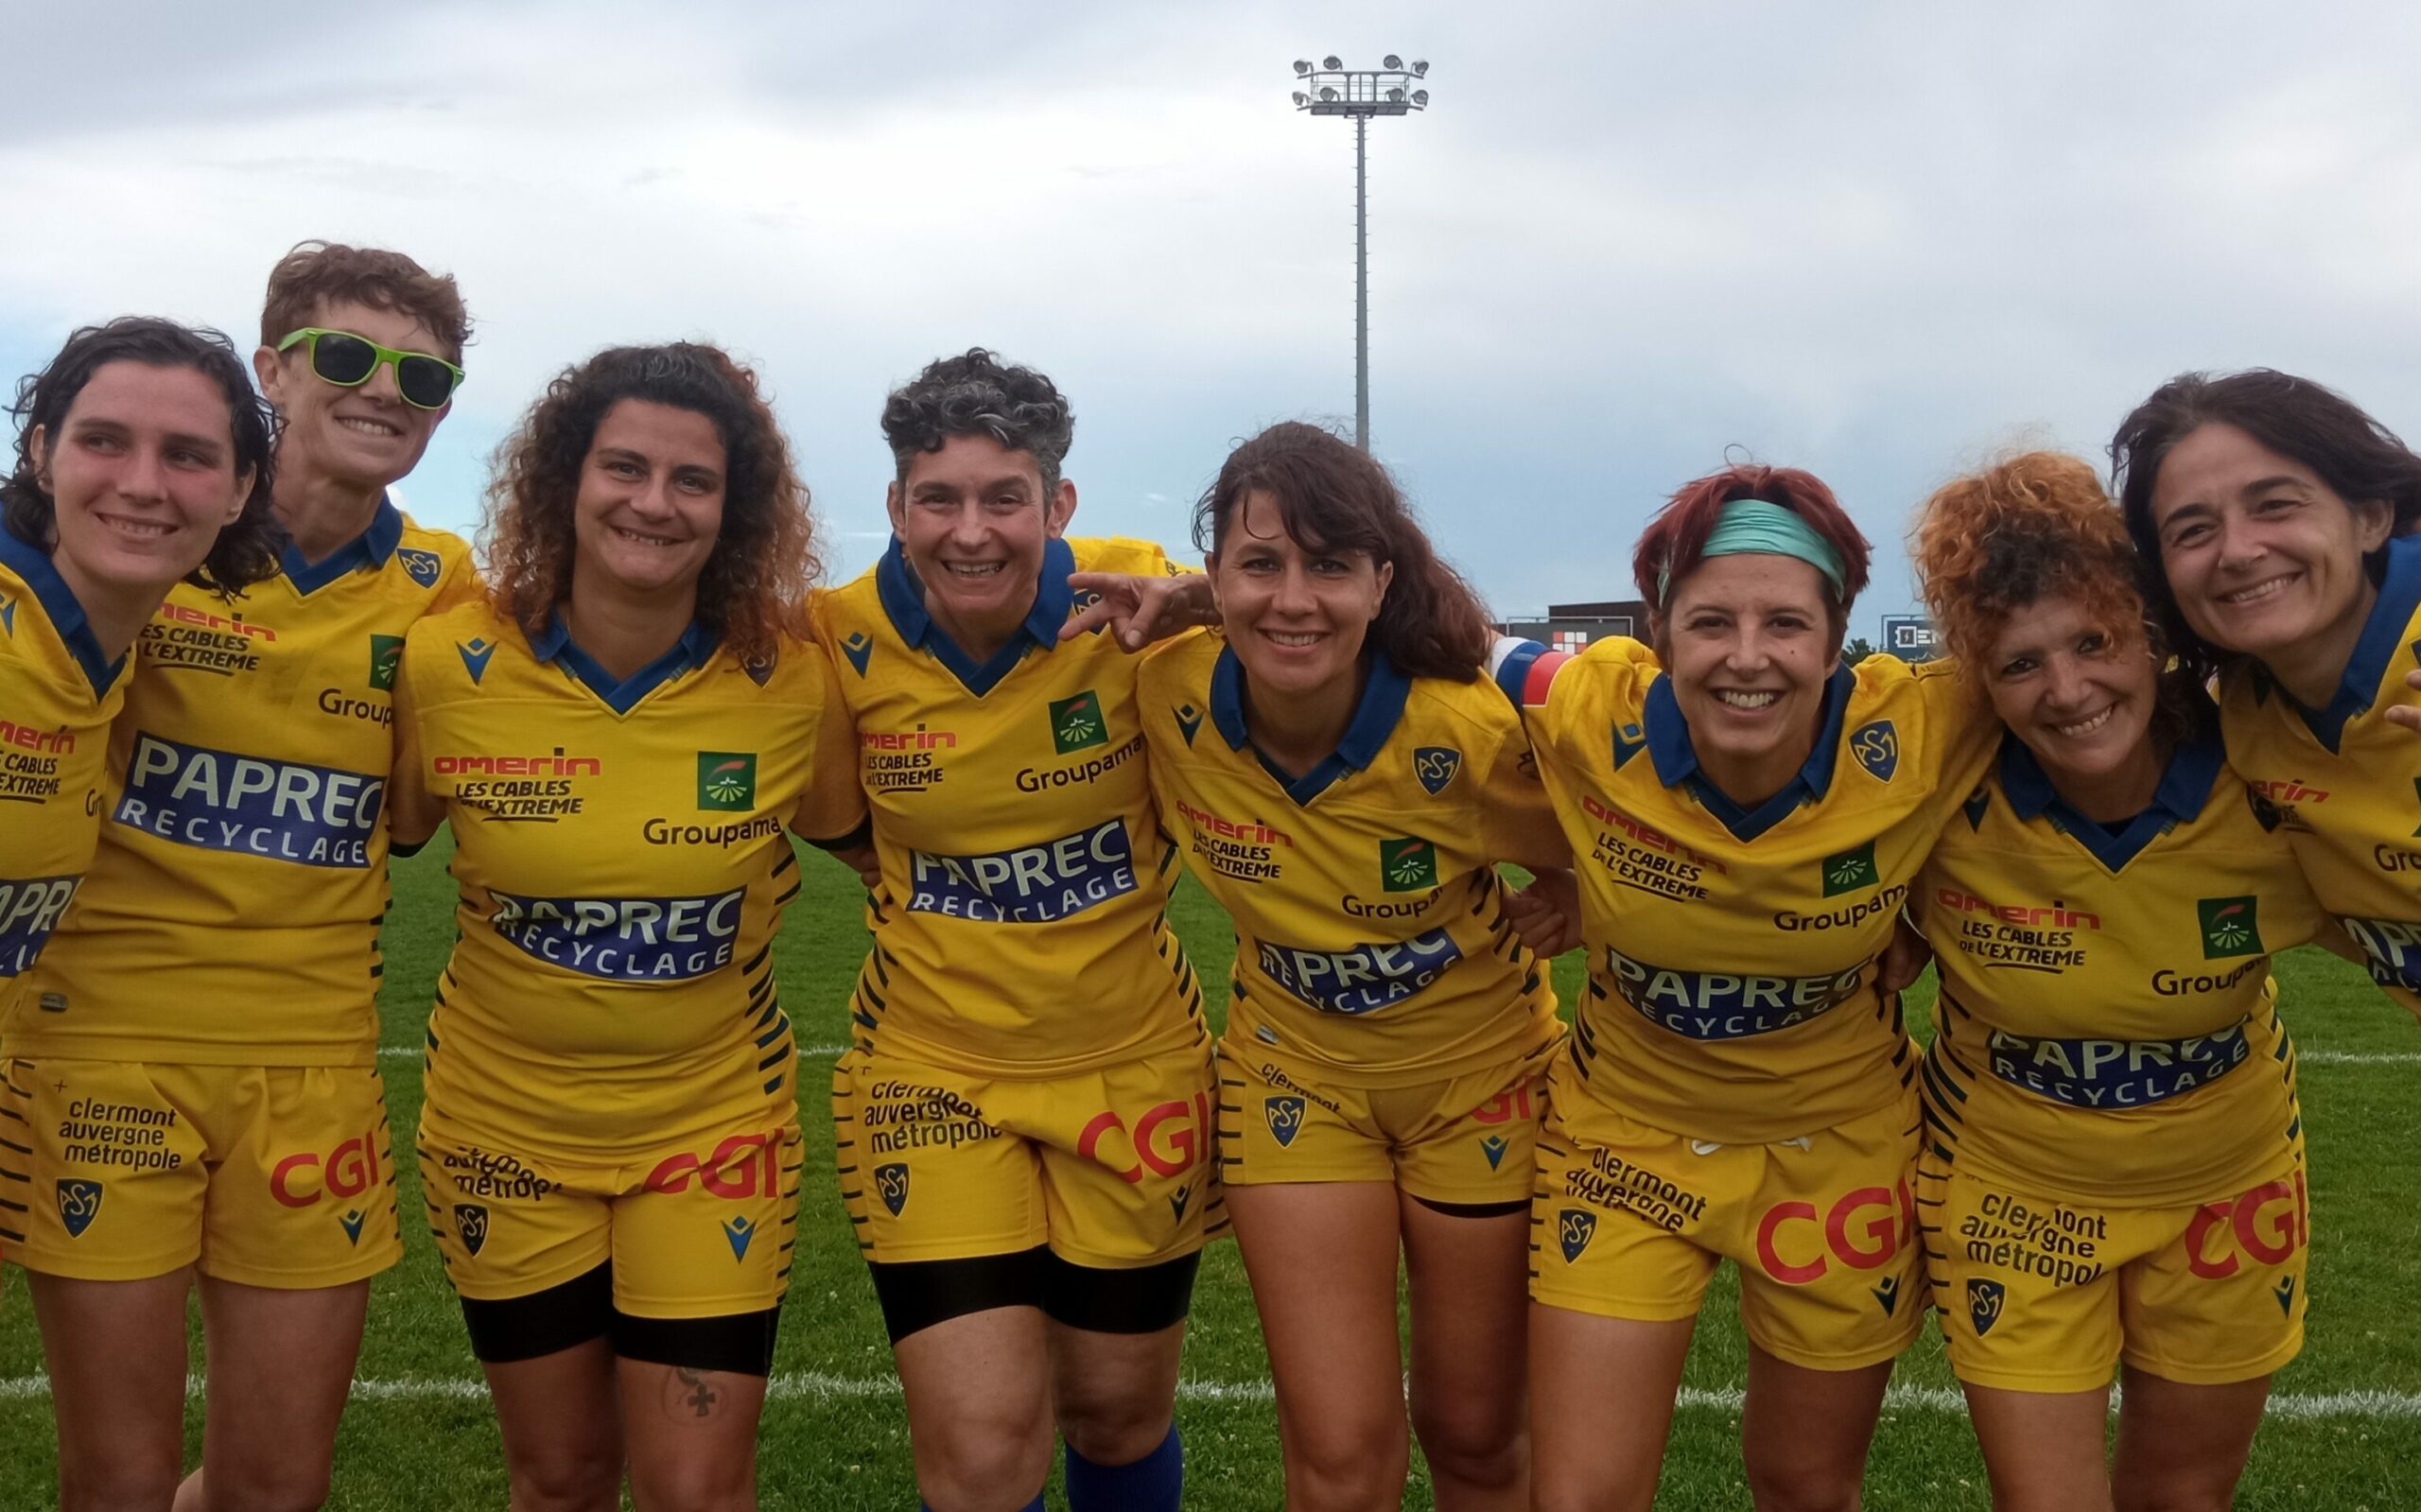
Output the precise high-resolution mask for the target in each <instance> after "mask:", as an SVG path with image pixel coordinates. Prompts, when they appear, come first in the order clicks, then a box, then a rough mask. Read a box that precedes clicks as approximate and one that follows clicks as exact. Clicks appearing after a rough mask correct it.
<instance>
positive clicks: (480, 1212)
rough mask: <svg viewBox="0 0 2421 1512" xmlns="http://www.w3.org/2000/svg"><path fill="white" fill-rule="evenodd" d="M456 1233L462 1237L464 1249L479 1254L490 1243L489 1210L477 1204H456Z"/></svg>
mask: <svg viewBox="0 0 2421 1512" xmlns="http://www.w3.org/2000/svg"><path fill="white" fill-rule="evenodd" d="M454 1232H455V1233H457V1234H459V1235H461V1236H462V1247H463V1248H464V1249H466V1250H469V1251H470V1252H471V1253H472V1254H474V1255H476V1254H478V1253H479V1250H480V1249H481V1247H483V1246H484V1245H485V1244H486V1243H487V1242H488V1210H487V1209H486V1208H482V1207H480V1206H479V1204H477V1203H470V1202H458V1203H456V1204H455V1205H454Z"/></svg>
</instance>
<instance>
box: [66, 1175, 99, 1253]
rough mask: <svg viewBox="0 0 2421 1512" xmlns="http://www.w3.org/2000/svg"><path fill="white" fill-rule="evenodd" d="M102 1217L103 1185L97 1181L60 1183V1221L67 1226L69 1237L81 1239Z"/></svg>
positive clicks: (67, 1181) (67, 1180)
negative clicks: (85, 1231) (94, 1221)
mask: <svg viewBox="0 0 2421 1512" xmlns="http://www.w3.org/2000/svg"><path fill="white" fill-rule="evenodd" d="M100 1215H101V1184H100V1183H99V1182H97V1181H82V1180H72V1181H71V1180H69V1179H67V1178H65V1177H61V1179H60V1183H59V1221H60V1223H61V1224H62V1225H65V1226H66V1229H67V1237H68V1238H70V1239H81V1238H83V1237H84V1230H85V1229H87V1228H90V1227H92V1226H93V1220H94V1219H96V1218H97V1217H99V1216H100Z"/></svg>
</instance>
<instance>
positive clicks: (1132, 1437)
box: [1053, 1392, 1172, 1465]
mask: <svg viewBox="0 0 2421 1512" xmlns="http://www.w3.org/2000/svg"><path fill="white" fill-rule="evenodd" d="M1171 1406H1172V1404H1171V1403H1169V1402H1165V1401H1155V1400H1153V1399H1151V1396H1150V1394H1149V1393H1139V1394H1137V1395H1135V1396H1108V1395H1095V1394H1093V1393H1089V1392H1088V1393H1082V1394H1076V1393H1070V1394H1066V1395H1063V1396H1062V1397H1061V1398H1060V1399H1059V1400H1058V1401H1057V1402H1055V1403H1054V1407H1053V1412H1054V1416H1056V1417H1057V1418H1058V1420H1059V1436H1060V1437H1062V1438H1064V1439H1066V1440H1067V1441H1068V1447H1069V1448H1070V1449H1072V1450H1074V1451H1076V1452H1077V1453H1079V1454H1082V1455H1083V1456H1084V1457H1085V1458H1087V1459H1089V1460H1091V1461H1092V1462H1093V1463H1094V1464H1096V1465H1131V1464H1133V1463H1134V1462H1135V1461H1137V1460H1139V1459H1141V1458H1142V1457H1143V1456H1144V1455H1146V1454H1149V1453H1150V1452H1151V1451H1154V1450H1156V1449H1158V1448H1159V1447H1160V1441H1161V1440H1162V1439H1164V1438H1166V1437H1168V1436H1169V1420H1170V1412H1171Z"/></svg>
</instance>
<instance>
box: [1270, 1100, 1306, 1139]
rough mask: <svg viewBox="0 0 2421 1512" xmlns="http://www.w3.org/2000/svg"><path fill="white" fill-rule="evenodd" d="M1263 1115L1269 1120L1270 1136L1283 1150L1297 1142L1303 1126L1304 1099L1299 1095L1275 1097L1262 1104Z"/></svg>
mask: <svg viewBox="0 0 2421 1512" xmlns="http://www.w3.org/2000/svg"><path fill="white" fill-rule="evenodd" d="M1261 1111H1262V1116H1263V1118H1265V1119H1267V1120H1268V1121H1269V1137H1270V1138H1273V1139H1275V1140H1277V1141H1278V1147H1279V1148H1280V1149H1281V1150H1283V1149H1285V1148H1286V1147H1287V1146H1288V1145H1291V1144H1293V1143H1294V1142H1295V1136H1296V1135H1298V1134H1299V1133H1301V1132H1302V1128H1303V1100H1302V1099H1301V1098H1299V1097H1273V1098H1271V1099H1270V1100H1269V1101H1268V1102H1266V1103H1264V1104H1262V1109H1261Z"/></svg>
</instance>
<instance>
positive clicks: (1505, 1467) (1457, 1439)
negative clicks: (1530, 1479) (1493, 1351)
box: [1412, 1394, 1530, 1489]
mask: <svg viewBox="0 0 2421 1512" xmlns="http://www.w3.org/2000/svg"><path fill="white" fill-rule="evenodd" d="M1508 1405H1509V1406H1510V1409H1511V1410H1510V1411H1508V1410H1507V1406H1508ZM1412 1431H1413V1434H1415V1435H1416V1436H1417V1437H1419V1438H1420V1452H1421V1455H1422V1456H1423V1457H1424V1458H1426V1459H1427V1460H1428V1461H1429V1473H1430V1475H1431V1477H1432V1478H1433V1479H1435V1480H1437V1481H1441V1482H1445V1483H1448V1484H1450V1485H1454V1486H1472V1487H1485V1488H1491V1489H1494V1488H1502V1487H1507V1486H1516V1485H1519V1484H1520V1482H1521V1480H1522V1472H1523V1469H1524V1467H1525V1466H1526V1465H1527V1464H1528V1462H1529V1457H1530V1445H1529V1435H1528V1434H1526V1433H1524V1429H1523V1414H1522V1399H1521V1397H1520V1396H1519V1395H1518V1394H1515V1395H1514V1396H1512V1397H1510V1398H1509V1399H1504V1400H1489V1399H1484V1398H1480V1397H1477V1396H1472V1395H1466V1396H1463V1397H1460V1398H1457V1399H1452V1400H1447V1401H1415V1402H1414V1403H1413V1408H1412Z"/></svg>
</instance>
